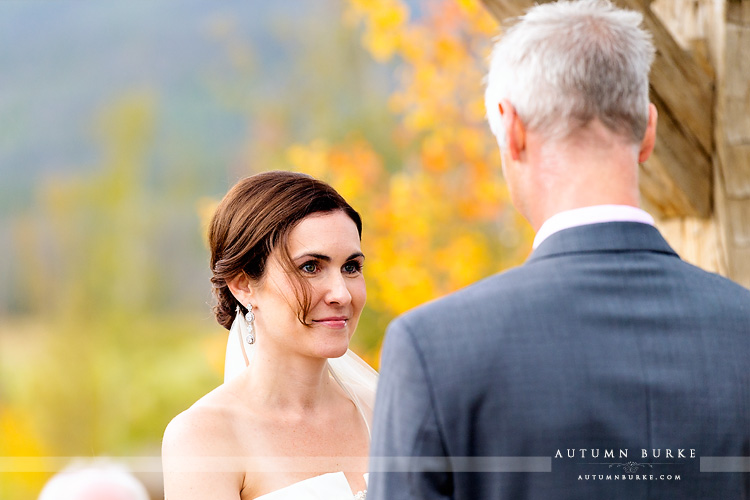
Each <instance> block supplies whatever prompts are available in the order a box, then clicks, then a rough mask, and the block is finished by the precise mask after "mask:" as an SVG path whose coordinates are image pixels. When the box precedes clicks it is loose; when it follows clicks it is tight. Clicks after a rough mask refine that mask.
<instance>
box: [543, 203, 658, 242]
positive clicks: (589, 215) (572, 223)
mask: <svg viewBox="0 0 750 500" xmlns="http://www.w3.org/2000/svg"><path fill="white" fill-rule="evenodd" d="M601 222H640V223H642V224H649V225H651V226H653V225H654V218H653V217H651V216H650V215H649V214H648V213H646V212H644V211H643V210H641V209H640V208H636V207H631V206H629V205H594V206H592V207H583V208H574V209H573V210H565V211H564V212H560V213H557V214H555V215H553V216H552V217H550V218H549V219H547V220H546V221H544V224H542V227H540V228H539V231H538V232H537V233H536V237H535V238H534V246H533V248H536V247H538V246H539V245H541V243H542V242H543V241H544V240H546V239H547V238H549V237H550V236H551V235H553V234H554V233H556V232H558V231H562V230H563V229H569V228H571V227H576V226H583V225H586V224H598V223H601Z"/></svg>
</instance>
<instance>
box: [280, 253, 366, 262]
mask: <svg viewBox="0 0 750 500" xmlns="http://www.w3.org/2000/svg"><path fill="white" fill-rule="evenodd" d="M304 258H312V259H317V260H322V261H323V262H330V261H331V258H330V257H329V256H327V255H324V254H322V253H305V254H302V255H298V256H297V257H294V258H293V259H292V260H294V261H297V260H301V259H304ZM357 258H362V259H364V258H365V254H363V253H362V252H356V253H353V254H351V255H350V256H349V257H347V258H346V260H347V261H349V260H353V259H357Z"/></svg>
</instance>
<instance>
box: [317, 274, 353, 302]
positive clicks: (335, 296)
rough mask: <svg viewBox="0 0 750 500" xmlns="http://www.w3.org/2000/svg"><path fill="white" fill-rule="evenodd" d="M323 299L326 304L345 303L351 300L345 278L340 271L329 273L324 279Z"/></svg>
mask: <svg viewBox="0 0 750 500" xmlns="http://www.w3.org/2000/svg"><path fill="white" fill-rule="evenodd" d="M325 286H326V290H325V297H324V298H325V301H326V303H328V304H340V305H347V304H349V302H351V301H352V294H351V293H350V292H349V287H348V286H347V283H346V278H344V276H342V275H341V274H340V273H331V276H330V277H329V278H328V279H327V280H326V285H325Z"/></svg>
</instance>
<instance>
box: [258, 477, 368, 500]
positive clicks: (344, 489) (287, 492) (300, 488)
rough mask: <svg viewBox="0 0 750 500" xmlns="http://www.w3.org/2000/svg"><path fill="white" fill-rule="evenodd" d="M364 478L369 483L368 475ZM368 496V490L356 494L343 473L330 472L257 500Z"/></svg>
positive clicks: (344, 499) (346, 499) (347, 499)
mask: <svg viewBox="0 0 750 500" xmlns="http://www.w3.org/2000/svg"><path fill="white" fill-rule="evenodd" d="M364 476H365V483H367V474H365V475H364ZM366 495H367V490H365V491H360V492H359V493H357V494H354V493H353V492H352V489H351V487H350V486H349V481H347V480H346V476H345V475H344V473H343V472H329V473H328V474H321V475H320V476H315V477H311V478H308V479H303V480H302V481H298V482H296V483H294V484H290V485H289V486H285V487H284V488H281V489H280V490H276V491H272V492H271V493H266V494H265V495H261V496H259V497H258V498H257V499H256V500H261V499H262V500H301V499H304V500H352V499H354V500H364V498H365V496H366Z"/></svg>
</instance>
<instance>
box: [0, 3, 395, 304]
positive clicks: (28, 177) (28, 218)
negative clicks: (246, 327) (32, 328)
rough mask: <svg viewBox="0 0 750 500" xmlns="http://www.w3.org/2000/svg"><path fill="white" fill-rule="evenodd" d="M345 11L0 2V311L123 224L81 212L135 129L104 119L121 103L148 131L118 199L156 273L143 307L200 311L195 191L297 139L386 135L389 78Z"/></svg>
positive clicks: (268, 158) (97, 204)
mask: <svg viewBox="0 0 750 500" xmlns="http://www.w3.org/2000/svg"><path fill="white" fill-rule="evenodd" d="M343 9H344V2H343V0H315V1H310V0H284V1H283V2H256V1H246V0H222V1H219V0H131V1H127V2H87V1H79V0H57V1H54V2H52V1H48V0H2V1H0V315H2V314H3V313H4V312H5V313H11V314H16V313H24V314H25V313H30V312H32V311H38V310H39V308H40V307H44V306H43V304H44V303H45V301H48V300H49V299H48V297H47V296H48V292H47V290H48V289H49V287H50V284H51V283H52V282H53V281H55V280H57V281H59V282H66V281H67V280H70V279H73V280H76V278H75V272H74V271H73V270H74V269H78V268H79V267H76V266H80V264H81V263H83V264H85V263H86V262H87V260H86V259H87V258H89V257H88V256H87V255H86V252H88V251H89V249H88V248H86V242H87V241H93V240H92V238H94V237H95V235H96V234H97V233H101V232H102V231H112V230H115V231H125V230H126V229H127V227H130V226H127V225H124V226H117V227H107V224H108V222H107V221H106V220H104V219H102V217H99V218H98V219H96V220H98V221H99V222H97V223H96V224H93V223H91V222H90V221H88V219H90V218H91V214H97V213H98V214H101V213H103V212H102V207H105V206H107V205H106V200H104V201H102V200H99V199H98V198H97V197H96V196H97V195H96V193H97V191H98V190H97V183H102V182H109V181H108V180H107V179H109V178H111V175H112V174H111V173H112V172H114V170H113V168H116V165H117V164H118V161H119V160H118V158H113V157H112V155H113V154H114V153H113V151H114V150H113V149H112V147H111V141H112V140H113V137H115V136H117V135H118V134H119V135H122V134H128V133H136V132H139V131H131V132H128V131H127V125H122V124H120V125H117V126H116V127H115V128H116V131H115V132H113V130H112V121H113V120H115V121H116V120H120V121H123V120H124V121H125V122H127V120H129V118H127V114H128V113H127V110H125V111H123V107H125V108H127V107H128V106H129V105H130V104H128V103H136V105H137V106H136V107H138V106H145V108H147V109H144V110H142V113H143V116H145V117H147V118H145V119H144V120H142V121H137V120H136V121H134V122H133V123H143V124H144V125H142V126H144V127H147V128H148V133H147V134H146V136H144V141H145V142H144V143H143V150H142V151H139V155H138V160H137V161H138V162H139V164H138V165H137V166H136V167H137V169H138V172H139V173H138V183H137V185H134V186H132V192H131V194H130V195H129V196H132V197H133V199H134V200H136V201H137V202H133V203H134V205H133V206H137V207H139V210H140V212H138V213H135V212H134V213H133V215H132V217H133V218H138V217H141V218H142V217H148V218H149V224H150V226H149V227H151V229H149V231H150V232H148V233H145V232H143V231H141V233H137V232H135V233H133V234H132V235H130V236H128V235H126V236H124V238H125V240H128V238H130V239H137V241H139V242H140V244H141V245H142V247H143V248H142V249H141V250H139V252H141V253H142V254H144V255H148V256H149V259H150V260H149V262H151V263H152V264H150V265H152V267H153V266H156V269H157V271H158V273H157V274H155V275H154V280H156V281H158V282H159V283H162V284H163V286H162V287H161V288H158V287H157V288H156V289H154V290H151V291H150V292H149V293H150V294H151V296H153V295H154V294H156V295H157V296H153V297H151V298H149V303H150V304H153V305H154V307H157V308H158V307H162V306H164V307H168V308H169V307H171V308H174V307H178V308H180V307H186V303H187V305H189V306H190V307H200V308H202V309H205V301H207V300H209V297H208V294H207V293H203V291H206V292H207V291H208V290H209V287H208V285H207V283H208V282H207V276H206V274H207V270H206V269H205V268H206V260H207V256H206V249H205V247H204V245H203V244H202V230H201V228H200V220H199V216H198V209H197V206H198V204H199V200H201V199H203V198H206V197H208V198H213V199H217V198H220V197H221V196H222V195H223V193H225V192H226V190H227V188H228V187H229V186H230V185H231V184H233V183H234V182H235V181H236V180H237V179H238V178H239V177H241V176H243V175H248V174H250V173H252V172H254V171H260V170H265V169H269V168H285V167H286V166H287V164H286V156H285V154H286V149H287V148H288V147H289V146H290V145H291V144H294V143H297V142H306V141H310V140H312V139H315V138H324V139H327V140H329V141H336V140H339V139H341V138H344V137H346V136H348V135H349V134H352V133H359V134H361V135H363V136H365V137H366V138H367V139H368V140H370V141H371V142H372V143H374V144H376V145H377V144H378V143H381V144H383V143H385V142H387V141H390V140H391V137H390V133H391V132H390V130H391V128H390V127H389V124H390V123H391V122H392V120H393V118H392V117H390V115H389V114H388V111H387V105H386V103H387V98H388V93H389V91H390V89H391V88H392V86H393V85H392V82H391V79H392V76H391V75H390V71H389V68H387V67H384V66H383V65H379V64H376V63H375V62H373V61H372V60H371V58H370V57H369V55H367V54H366V53H365V51H364V50H363V49H362V48H361V44H360V43H359V34H358V33H356V32H354V31H353V30H352V29H350V28H347V27H346V26H344V25H343V23H342V10H343ZM139 113H141V111H139ZM113 115H115V118H113ZM118 116H119V118H118ZM123 117H124V118H123ZM139 126H141V125H139ZM117 127H119V128H117ZM123 127H124V128H123ZM125 139H126V138H125ZM125 139H123V138H122V137H120V138H119V139H117V140H125ZM125 142H127V141H126V140H125ZM117 154H119V153H117ZM125 156H127V155H125ZM125 170H127V168H126V169H125ZM118 175H119V174H118ZM108 176H109V177H108ZM102 192H104V191H102ZM81 193H84V194H81ZM60 200H63V201H60ZM61 203H62V204H63V205H61ZM113 203H114V201H113ZM128 203H130V202H128ZM61 207H62V208H61ZM112 224H114V222H109V226H112ZM79 233H80V235H79V236H76V237H73V235H76V234H79ZM66 238H67V239H68V240H70V242H68V243H66V244H65V245H67V247H66V246H65V245H64V244H63V241H67V240H65V239H66ZM96 241H98V240H96ZM76 242H77V243H76ZM74 261H81V262H79V263H78V264H76V263H75V262H74ZM34 273H36V277H33V276H32V275H34ZM45 275H46V276H45ZM66 276H67V277H66ZM77 281H80V280H77ZM34 283H37V284H36V285H35V284H34ZM201 300H202V301H203V303H201V302H199V303H197V304H196V301H201Z"/></svg>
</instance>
